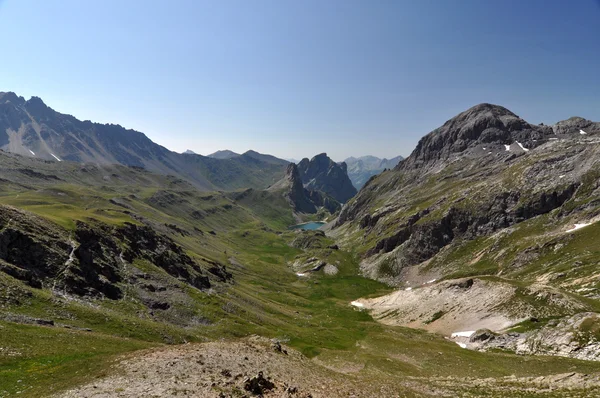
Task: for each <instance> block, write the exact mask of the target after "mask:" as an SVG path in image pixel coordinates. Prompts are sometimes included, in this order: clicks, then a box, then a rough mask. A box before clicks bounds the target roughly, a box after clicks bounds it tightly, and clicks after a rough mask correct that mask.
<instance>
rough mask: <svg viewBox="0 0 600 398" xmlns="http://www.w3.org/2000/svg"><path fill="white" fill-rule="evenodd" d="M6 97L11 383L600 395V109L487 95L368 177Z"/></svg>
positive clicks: (0, 321) (341, 166)
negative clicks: (174, 145) (209, 151)
mask: <svg viewBox="0 0 600 398" xmlns="http://www.w3.org/2000/svg"><path fill="white" fill-rule="evenodd" d="M0 98H2V100H1V101H0V135H2V134H3V135H2V137H3V138H2V139H3V140H4V141H2V142H3V144H2V146H3V150H2V151H0V330H1V333H2V344H1V345H2V346H1V347H0V395H2V396H4V395H6V396H12V395H13V394H14V395H17V394H18V395H19V396H32V397H37V396H46V395H53V396H62V397H77V396H92V395H98V394H100V395H106V396H114V395H115V394H117V395H122V396H140V395H148V391H151V392H150V393H151V394H154V395H185V394H187V395H194V394H196V395H197V396H213V395H214V396H217V395H219V396H250V395H253V396H259V395H263V396H272V395H273V394H276V395H281V394H283V395H282V396H290V397H292V396H293V397H309V396H327V397H341V396H361V397H381V396H386V397H387V396H414V397H431V396H448V397H453V396H464V397H479V396H489V397H506V396H544V397H545V396H571V397H591V396H600V343H599V341H600V282H599V281H600V277H599V274H598V264H599V262H600V251H599V250H598V237H599V236H600V160H599V159H600V123H595V122H592V121H589V120H586V119H583V118H579V117H573V118H570V119H568V120H564V121H561V122H558V123H556V124H553V125H541V124H540V125H537V124H531V123H528V122H526V121H525V120H523V119H522V118H520V117H519V116H518V115H516V114H515V113H513V112H511V111H509V110H508V109H506V108H504V107H502V106H498V105H492V104H479V105H477V106H474V107H472V108H470V109H468V110H466V111H464V112H462V113H460V114H459V115H456V116H455V117H453V118H451V119H450V120H448V121H447V122H446V123H444V124H443V125H442V126H440V127H439V128H437V129H435V130H433V131H432V132H431V133H429V134H427V135H426V136H424V137H423V138H422V139H421V140H420V141H419V143H418V144H417V146H416V148H415V149H414V150H413V152H412V153H411V154H410V156H408V157H407V158H406V159H404V160H402V161H400V162H399V163H397V164H396V165H395V166H393V167H391V164H388V166H390V167H384V170H382V171H381V172H380V173H378V174H376V175H373V176H372V177H370V178H369V179H368V180H367V182H366V183H365V184H364V186H363V187H362V188H361V190H360V191H359V192H358V193H357V192H356V189H355V188H354V186H353V185H352V182H351V181H350V179H349V177H348V173H347V170H348V166H347V164H346V163H345V162H342V163H336V162H334V161H333V160H332V159H331V158H329V157H328V156H327V154H325V153H322V154H318V155H316V156H314V157H313V158H312V159H308V158H306V159H303V160H302V161H300V162H299V164H295V163H289V162H287V161H284V160H281V159H277V158H275V157H272V156H270V155H263V154H259V153H257V152H254V151H248V152H246V153H244V154H231V153H230V154H223V153H222V152H221V154H223V155H226V156H230V157H229V158H228V159H215V158H211V157H204V156H200V155H196V154H194V153H184V154H173V153H172V152H170V151H168V150H166V149H164V148H162V147H160V146H158V145H156V144H154V143H152V142H151V141H150V142H149V140H148V139H147V138H146V137H145V136H143V134H141V133H136V132H131V131H129V130H125V129H123V128H121V127H118V126H114V125H98V124H94V123H91V122H80V121H77V120H76V119H73V118H72V117H70V116H67V115H62V114H57V113H56V112H54V111H52V110H50V109H49V108H47V107H46V108H44V107H45V105H44V107H42V106H41V105H40V102H41V101H38V100H36V99H32V100H30V101H25V100H22V99H20V98H18V97H17V98H16V99H15V98H14V96H11V95H10V94H4V95H3V96H2V97H0ZM15 104H16V105H15ZM85 126H87V127H85ZM86 128H87V129H86ZM107 131H108V133H107ZM105 134H108V138H107V136H105ZM111 134H115V135H116V136H117V139H116V140H115V141H111V140H110V137H111ZM121 135H122V136H121ZM78 145H79V146H78ZM144 148H145V149H144ZM160 148H162V149H160ZM134 149H136V150H137V152H135V151H134ZM142 149H143V150H142ZM25 150H27V151H28V152H29V151H31V152H33V153H29V155H28V154H27V153H26V152H25ZM11 152H15V153H11ZM132 153H133V155H132ZM134 155H135V156H134ZM215 156H220V155H219V154H217V155H215ZM57 158H58V159H60V161H59V160H58V159H57ZM117 158H118V159H120V161H117V162H115V160H116V159H117ZM136 159H137V160H136ZM112 162H114V163H112ZM127 162H138V164H136V165H129V164H126V163H127ZM178 162H181V163H178ZM393 162H395V160H393ZM368 163H369V159H368V158H367V159H364V161H363V167H364V164H368ZM372 163H373V164H374V163H376V161H374V160H373V162H372ZM180 164H181V165H190V164H192V165H194V164H195V165H198V167H197V169H194V168H190V169H189V170H187V171H186V170H184V172H183V173H180V172H178V173H174V172H173V173H172V172H170V171H169V170H171V171H177V170H176V168H175V167H176V165H180ZM228 164H232V165H237V166H235V167H234V166H231V165H228ZM380 164H381V163H380ZM207 165H212V166H214V170H212V171H211V169H210V167H208V166H207ZM246 165H247V166H246ZM163 167H165V168H166V169H165V168H163ZM172 167H173V168H172ZM153 168H155V169H153ZM238 168H243V170H239V169H238ZM385 169H387V170H385ZM275 170H279V171H278V173H275V172H274V171H275ZM189 173H192V174H193V175H192V174H189ZM194 173H195V174H194ZM235 173H240V174H239V175H235ZM188 174H189V175H188ZM193 176H195V177H194V178H192V177H193ZM201 178H203V179H204V180H202V181H205V183H204V185H203V184H200V181H201ZM249 181H250V182H253V185H254V186H248V185H247V184H249ZM217 187H221V188H220V189H219V190H216V189H217ZM238 187H239V188H238ZM207 189H210V190H211V191H210V192H207ZM306 221H326V224H325V225H324V226H322V227H320V229H319V230H299V229H290V226H291V225H292V224H296V223H299V222H306ZM318 225H320V224H319V223H317V226H318ZM474 351H477V352H474ZM240 358H243V360H240ZM566 372H568V373H566ZM74 375H77V377H75V376H74ZM192 389H193V391H192ZM175 393H176V394H175ZM180 393H181V394H180ZM280 393H281V394H280ZM57 394H58V395H57Z"/></svg>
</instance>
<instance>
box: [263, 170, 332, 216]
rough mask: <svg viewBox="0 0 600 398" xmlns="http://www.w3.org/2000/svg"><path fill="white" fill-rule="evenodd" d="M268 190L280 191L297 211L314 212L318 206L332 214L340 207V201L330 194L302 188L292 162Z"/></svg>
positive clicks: (297, 172) (300, 180) (298, 174)
mask: <svg viewBox="0 0 600 398" xmlns="http://www.w3.org/2000/svg"><path fill="white" fill-rule="evenodd" d="M269 191H270V192H282V193H283V195H284V196H285V197H286V199H287V200H288V201H289V203H290V204H291V206H292V208H293V209H294V211H296V212H298V213H306V214H314V213H316V212H317V210H318V208H320V207H323V208H325V209H326V210H327V211H328V212H329V213H331V214H333V213H335V212H336V211H338V210H339V209H340V208H341V206H340V203H339V202H338V201H337V200H335V199H334V198H332V197H331V196H329V195H327V194H325V193H323V192H321V191H313V190H308V189H306V188H304V186H303V184H302V179H301V178H300V173H299V171H298V166H296V164H294V163H290V164H288V166H287V169H286V173H285V176H284V177H283V178H282V179H281V180H279V181H278V182H277V183H276V184H273V185H272V186H271V187H270V188H269Z"/></svg>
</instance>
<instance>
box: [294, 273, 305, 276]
mask: <svg viewBox="0 0 600 398" xmlns="http://www.w3.org/2000/svg"><path fill="white" fill-rule="evenodd" d="M296 275H298V276H306V274H303V273H301V272H296Z"/></svg>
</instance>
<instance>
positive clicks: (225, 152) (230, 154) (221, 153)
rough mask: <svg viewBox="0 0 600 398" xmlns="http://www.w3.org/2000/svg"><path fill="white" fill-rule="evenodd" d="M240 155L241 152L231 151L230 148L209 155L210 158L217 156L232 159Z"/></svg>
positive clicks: (216, 157) (217, 157)
mask: <svg viewBox="0 0 600 398" xmlns="http://www.w3.org/2000/svg"><path fill="white" fill-rule="evenodd" d="M238 156H240V154H239V153H235V152H233V151H230V150H229V149H225V150H222V151H217V152H215V153H211V154H210V155H208V157H209V158H215V159H231V158H235V157H238Z"/></svg>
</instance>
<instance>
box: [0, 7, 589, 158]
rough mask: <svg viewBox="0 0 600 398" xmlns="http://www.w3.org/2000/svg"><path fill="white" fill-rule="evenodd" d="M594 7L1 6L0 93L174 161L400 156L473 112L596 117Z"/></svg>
mask: <svg viewBox="0 0 600 398" xmlns="http://www.w3.org/2000/svg"><path fill="white" fill-rule="evenodd" d="M599 21H600V3H599V2H598V1H597V0H572V1H564V0H556V1H553V0H518V1H516V0H515V1H511V0H509V1H487V0H457V1H451V0H437V1H429V0H418V1H417V0H410V1H401V0H376V1H369V0H272V1H271V0H239V1H232V0H213V1H203V0H170V1H152V0H103V1H86V0H0V37H1V40H0V54H2V55H1V60H0V91H15V92H16V93H17V94H19V95H22V96H24V97H26V98H28V97H30V96H32V95H36V96H39V97H41V98H42V99H43V100H44V101H45V102H46V103H47V104H48V105H49V106H51V107H53V108H54V109H56V110H58V111H60V112H63V113H69V114H72V115H74V116H76V117H78V118H80V119H90V120H93V121H98V122H106V123H108V122H110V123H118V124H121V125H123V126H125V127H128V128H134V129H136V130H140V131H142V132H144V133H146V134H147V135H148V136H149V137H150V138H151V139H153V140H154V141H156V142H158V143H159V144H161V145H164V146H166V147H167V148H169V149H172V150H175V151H184V150H186V149H188V148H189V149H192V150H194V151H195V152H198V153H201V154H208V153H210V152H213V151H215V150H218V149H225V148H227V149H231V150H234V151H238V152H242V151H245V150H247V149H254V150H257V151H259V152H263V153H271V154H274V155H276V156H279V157H285V158H289V157H293V158H296V159H299V158H302V157H311V156H313V155H315V154H317V153H320V152H327V153H329V154H330V156H332V157H333V158H334V159H335V160H342V159H344V158H345V157H347V156H351V155H353V156H360V155H366V154H372V155H376V156H382V157H383V156H385V157H392V156H395V155H398V154H401V155H408V154H409V153H410V151H411V150H412V149H413V147H414V146H415V144H416V143H417V141H418V139H419V138H420V137H421V136H422V135H424V134H426V133H428V132H429V131H431V130H432V129H434V128H436V127H438V126H439V125H441V124H443V123H444V122H445V121H446V120H447V119H449V118H451V117H452V116H454V115H455V114H457V113H459V112H461V111H463V110H465V109H467V108H469V107H470V106H472V105H475V104H477V103H480V102H491V103H496V104H500V105H504V106H506V107H507V108H509V109H511V110H512V111H513V112H515V113H517V114H518V115H520V116H521V117H523V118H525V119H526V120H528V121H530V122H535V123H539V122H544V123H553V122H556V121H558V120H561V119H565V118H568V117H570V116H573V115H578V116H582V117H586V118H588V119H594V120H600V22H599Z"/></svg>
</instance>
